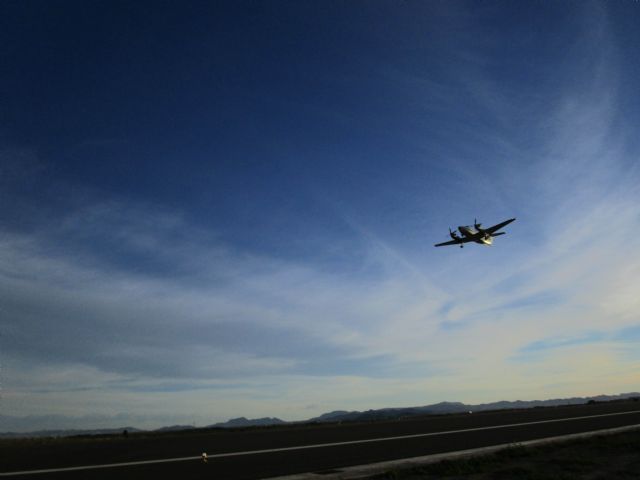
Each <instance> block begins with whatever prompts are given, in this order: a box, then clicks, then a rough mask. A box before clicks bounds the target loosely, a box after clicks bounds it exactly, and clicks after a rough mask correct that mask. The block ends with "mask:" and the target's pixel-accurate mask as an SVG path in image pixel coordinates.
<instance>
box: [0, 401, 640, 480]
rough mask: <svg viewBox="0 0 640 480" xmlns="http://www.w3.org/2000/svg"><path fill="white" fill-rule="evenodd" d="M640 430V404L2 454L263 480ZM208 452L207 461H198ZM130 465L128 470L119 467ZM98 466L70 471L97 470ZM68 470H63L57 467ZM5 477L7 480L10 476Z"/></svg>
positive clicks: (3, 464) (53, 469) (26, 464)
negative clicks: (623, 429) (602, 432)
mask: <svg viewBox="0 0 640 480" xmlns="http://www.w3.org/2000/svg"><path fill="white" fill-rule="evenodd" d="M636 424H640V404H639V403H638V402H625V403H610V404H596V405H583V406H567V407H555V408H543V409H528V410H519V411H496V412H485V413H473V414H465V415H444V416H429V417H419V418H417V417H413V418H407V419H402V420H397V421H388V422H377V423H363V424H343V425H316V426H302V425H298V426H288V427H276V428H264V429H253V430H244V431H237V430H236V431H208V432H192V433H186V434H182V435H177V434H173V435H158V436H152V437H146V438H141V437H140V438H136V436H135V435H132V436H130V438H128V439H123V438H118V439H106V440H104V441H87V442H76V441H70V442H60V443H58V444H56V442H53V443H52V444H51V445H50V446H49V447H48V448H42V447H38V450H40V451H36V449H35V448H34V449H33V451H26V450H25V451H21V452H17V453H16V452H14V454H13V456H12V458H6V457H5V456H4V455H3V457H5V458H2V459H1V460H0V472H3V473H5V474H6V473H9V472H25V471H32V470H46V471H45V472H42V473H37V474H36V473H32V474H26V475H25V474H22V475H19V476H18V475H11V477H14V478H43V479H44V478H47V479H51V478H86V477H87V476H90V477H91V478H99V479H101V478H105V479H106V478H110V479H113V478H114V477H117V478H118V479H123V478H157V477H163V478H164V477H166V478H169V477H172V478H176V477H178V478H180V479H199V478H224V479H229V480H235V479H247V480H248V479H258V478H268V477H275V476H282V475H288V474H294V473H301V472H330V471H332V470H336V469H339V468H341V467H346V466H351V465H361V464H368V463H374V462H381V461H388V460H395V459H400V458H408V457H417V456H423V455H430V454H436V453H444V452H449V451H458V450H466V449H471V448H479V447H485V446H491V445H496V444H504V443H517V442H522V441H526V440H533V439H539V438H545V437H552V436H559V435H566V434H571V433H580V432H587V431H593V430H600V429H607V428H615V427H621V426H626V425H636ZM202 452H206V453H207V454H208V457H209V460H208V463H206V464H205V463H203V462H202V460H201V459H200V455H201V453H202ZM122 463H125V464H127V465H118V464H122ZM96 465H102V466H103V467H102V468H96V469H94V468H92V469H90V470H87V469H84V468H83V469H74V470H68V468H69V467H82V466H96ZM61 468H63V469H64V470H57V469H61ZM11 477H9V478H11Z"/></svg>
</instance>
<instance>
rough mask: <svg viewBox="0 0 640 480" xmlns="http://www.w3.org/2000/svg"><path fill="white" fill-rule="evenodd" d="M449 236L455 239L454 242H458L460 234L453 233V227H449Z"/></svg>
mask: <svg viewBox="0 0 640 480" xmlns="http://www.w3.org/2000/svg"><path fill="white" fill-rule="evenodd" d="M449 236H450V237H451V238H453V239H454V240H458V238H459V237H458V234H457V233H456V232H455V230H454V231H453V232H452V231H451V227H449Z"/></svg>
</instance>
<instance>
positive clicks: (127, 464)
mask: <svg viewBox="0 0 640 480" xmlns="http://www.w3.org/2000/svg"><path fill="white" fill-rule="evenodd" d="M635 413H640V410H633V411H631V412H617V413H602V414H599V415H586V416H582V417H569V418H557V419H553V420H537V421H535V422H523V423H510V424H507V425H493V426H490V427H475V428H465V429H462V430H447V431H443V432H430V433H415V434H411V435H399V436H395V437H382V438H368V439H365V440H350V441H347V442H333V443H317V444H312V445H299V446H295V447H281V448H268V449H264V450H248V451H245V452H229V453H216V454H211V455H207V459H208V460H213V459H216V458H225V457H238V456H242V455H257V454H260V453H275V452H288V451H292V450H306V449H311V448H326V447H339V446H342V445H357V444H362V443H374V442H388V441H391V440H404V439H408V438H420V437H435V436H438V435H450V434H454V433H465V432H478V431H481V430H497V429H500V428H511V427H523V426H527V425H540V424H543V423H556V422H571V421H575V420H586V419H589V418H600V417H613V416H617V415H632V414H635ZM189 460H200V461H202V456H201V455H198V456H192V457H177V458H165V459H160V460H142V461H136V462H123V463H107V464H103V465H84V466H80V467H64V468H49V469H43V470H25V471H21V472H4V473H0V477H8V476H15V475H36V474H42V473H56V472H72V471H76V470H91V469H96V468H116V467H130V466H134V465H150V464H154V463H169V462H185V461H189Z"/></svg>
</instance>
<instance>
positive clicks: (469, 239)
mask: <svg viewBox="0 0 640 480" xmlns="http://www.w3.org/2000/svg"><path fill="white" fill-rule="evenodd" d="M472 241H473V238H461V239H460V240H449V241H448V242H443V243H436V244H435V245H434V247H445V246H447V245H460V244H461V243H467V242H472Z"/></svg>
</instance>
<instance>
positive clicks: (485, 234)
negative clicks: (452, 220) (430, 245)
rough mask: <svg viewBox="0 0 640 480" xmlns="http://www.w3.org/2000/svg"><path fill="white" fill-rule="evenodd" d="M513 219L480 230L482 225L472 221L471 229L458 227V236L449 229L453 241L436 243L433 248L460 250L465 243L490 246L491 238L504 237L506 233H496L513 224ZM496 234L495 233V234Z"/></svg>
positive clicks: (469, 227)
mask: <svg viewBox="0 0 640 480" xmlns="http://www.w3.org/2000/svg"><path fill="white" fill-rule="evenodd" d="M514 220H515V218H510V219H509V220H505V221H504V222H501V223H498V224H497V225H494V226H493V227H489V228H482V224H481V223H478V222H477V220H476V219H475V218H474V219H473V227H471V226H469V225H467V226H460V227H458V231H459V232H460V234H461V235H462V236H461V237H460V236H458V234H457V233H456V231H455V230H454V231H451V228H449V236H450V237H451V238H452V239H453V240H450V241H448V242H443V243H436V244H435V245H434V247H444V246H446V245H460V248H463V247H464V244H465V243H468V242H475V243H479V244H480V245H487V246H489V245H491V244H492V243H493V237H497V236H498V235H504V234H505V233H506V232H498V230H500V229H501V228H502V227H505V226H507V225H509V224H510V223H511V222H513V221H514ZM496 232H497V233H496Z"/></svg>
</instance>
